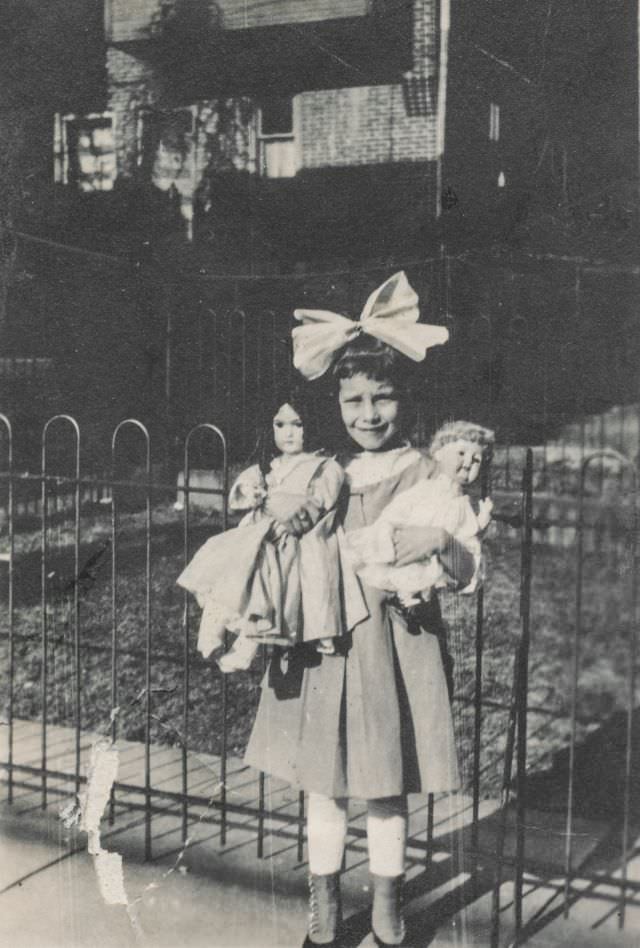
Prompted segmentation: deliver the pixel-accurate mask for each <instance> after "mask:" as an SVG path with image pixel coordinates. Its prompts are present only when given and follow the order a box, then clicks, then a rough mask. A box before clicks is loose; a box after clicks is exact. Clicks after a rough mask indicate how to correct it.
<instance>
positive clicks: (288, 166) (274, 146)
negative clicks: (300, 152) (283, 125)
mask: <svg viewBox="0 0 640 948" xmlns="http://www.w3.org/2000/svg"><path fill="white" fill-rule="evenodd" d="M262 147H263V152H262V154H263V169H264V174H265V175H266V177H267V178H293V177H294V176H295V174H296V172H297V170H298V169H297V155H296V146H295V142H293V141H291V139H289V140H285V141H271V142H270V141H265V142H263V143H262Z"/></svg>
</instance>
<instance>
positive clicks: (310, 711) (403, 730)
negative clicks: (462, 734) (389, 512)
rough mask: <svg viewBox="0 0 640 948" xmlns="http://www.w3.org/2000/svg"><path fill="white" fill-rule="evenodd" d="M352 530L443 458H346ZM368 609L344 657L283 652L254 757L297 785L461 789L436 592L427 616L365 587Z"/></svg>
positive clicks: (394, 454)
mask: <svg viewBox="0 0 640 948" xmlns="http://www.w3.org/2000/svg"><path fill="white" fill-rule="evenodd" d="M344 467H345V470H346V473H347V482H348V483H349V492H348V496H347V497H346V502H345V505H344V509H342V510H341V511H340V515H341V519H342V523H343V526H344V529H345V531H346V533H347V534H348V532H349V531H350V530H353V529H359V528H362V527H365V526H368V525H370V524H373V523H374V522H375V521H376V520H377V518H378V516H379V515H380V513H381V512H382V511H383V510H384V508H385V507H386V505H387V504H388V503H389V502H390V501H391V500H392V499H393V497H394V496H396V494H398V493H400V492H401V491H404V490H407V488H409V487H411V486H412V485H413V484H415V483H417V482H418V481H419V480H421V479H424V478H425V477H429V476H430V475H431V473H432V464H431V462H430V461H428V460H427V459H426V458H425V457H424V456H423V455H421V454H420V453H419V452H418V451H416V450H415V449H413V448H410V447H404V448H400V449H395V450H392V451H386V452H377V453H367V452H365V453H364V454H362V455H356V456H355V457H353V458H351V459H349V460H347V461H345V463H344ZM362 589H363V593H364V599H365V603H366V608H367V612H368V615H367V617H366V618H364V619H363V620H362V621H361V622H359V623H358V624H357V625H356V626H355V627H354V628H353V629H352V631H350V632H349V633H348V634H347V635H345V636H344V637H343V638H342V639H341V640H340V647H339V649H338V652H337V654H335V655H319V654H318V653H317V652H316V651H314V650H312V649H310V648H308V647H307V646H306V645H299V646H296V647H295V648H294V649H291V650H290V651H289V652H288V653H282V654H280V655H278V654H277V655H275V656H274V658H273V659H272V661H271V664H270V667H269V668H268V670H267V673H266V675H265V678H264V681H263V686H262V694H261V698H260V704H259V707H258V712H257V715H256V720H255V723H254V727H253V731H252V734H251V737H250V740H249V744H248V747H247V751H246V755H245V760H246V762H247V763H248V764H250V765H252V766H254V767H256V768H258V769H260V770H264V771H266V772H268V773H271V774H273V775H275V776H278V777H281V778H283V779H285V780H287V781H288V782H289V783H291V784H292V785H293V786H296V787H300V788H302V789H304V790H307V791H312V792H315V793H322V794H325V795H327V796H331V797H356V798H359V799H376V798H381V797H388V796H396V795H398V794H403V793H413V792H421V793H428V792H438V791H445V790H453V789H456V788H457V786H458V767H457V761H456V752H455V745H454V734H453V723H452V715H451V707H450V701H449V690H448V686H447V680H446V676H445V672H444V665H443V650H442V638H443V636H442V623H441V619H440V611H439V607H438V602H437V599H436V598H435V597H434V599H433V600H432V601H431V602H429V603H425V604H424V606H423V607H422V610H421V613H420V619H419V620H417V619H414V618H410V619H407V618H405V616H404V615H403V614H402V613H401V612H400V611H398V610H397V609H396V608H395V607H393V606H392V605H391V603H390V602H389V600H388V596H387V594H386V593H384V592H383V591H382V590H378V589H374V588H372V587H370V586H367V585H366V584H363V586H362Z"/></svg>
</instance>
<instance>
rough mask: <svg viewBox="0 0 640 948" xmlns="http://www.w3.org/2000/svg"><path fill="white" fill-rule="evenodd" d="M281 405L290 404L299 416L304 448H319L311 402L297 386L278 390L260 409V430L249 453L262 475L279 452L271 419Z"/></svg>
mask: <svg viewBox="0 0 640 948" xmlns="http://www.w3.org/2000/svg"><path fill="white" fill-rule="evenodd" d="M283 405H290V406H291V408H293V410H294V411H295V412H296V414H298V415H299V416H300V420H301V421H302V426H303V429H304V450H305V451H317V450H318V449H319V448H320V441H319V437H318V421H317V418H316V412H315V410H314V405H313V403H312V402H311V401H310V399H309V398H307V397H305V396H304V394H303V393H302V392H301V390H300V389H299V388H297V387H292V388H291V389H286V390H280V391H278V392H277V393H276V394H275V396H274V398H273V400H272V401H271V402H269V403H268V404H267V407H266V408H264V409H263V411H262V426H261V431H260V434H259V435H258V440H257V442H256V446H255V449H254V451H253V453H252V455H251V460H253V461H254V463H255V462H256V461H257V463H258V465H259V467H260V470H261V471H262V473H263V474H264V475H266V474H268V473H269V471H270V469H271V462H272V461H273V459H274V458H275V457H277V456H278V454H279V453H280V452H279V451H278V449H277V448H276V442H275V438H274V434H273V419H274V418H275V416H276V415H277V414H278V412H279V411H280V409H281V408H282V406H283Z"/></svg>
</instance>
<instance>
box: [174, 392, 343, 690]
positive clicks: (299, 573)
mask: <svg viewBox="0 0 640 948" xmlns="http://www.w3.org/2000/svg"><path fill="white" fill-rule="evenodd" d="M307 427H308V424H307V418H306V415H305V412H304V410H303V408H302V406H301V404H300V403H299V402H298V400H297V399H296V398H294V397H293V396H291V397H290V398H289V399H288V400H287V401H284V402H282V403H281V404H280V405H279V406H278V409H277V411H276V412H275V414H274V416H273V419H272V422H271V424H270V425H269V428H268V431H267V432H266V433H265V436H264V437H263V439H262V442H263V443H262V450H261V458H260V461H259V462H258V463H257V464H254V465H252V466H251V467H249V468H248V469H247V470H245V471H243V473H242V474H240V476H239V477H238V478H237V480H236V481H235V483H234V484H233V487H232V488H231V491H230V493H229V507H230V509H232V510H237V511H245V512H246V513H245V516H244V517H243V518H242V520H241V521H240V523H239V525H238V526H237V527H235V528H233V529H231V530H227V531H226V532H225V533H222V534H217V535H216V536H214V537H211V538H210V539H209V540H207V542H206V543H205V544H204V545H203V546H202V547H201V548H200V549H199V550H198V552H197V553H196V554H195V556H194V557H193V559H192V560H191V562H190V563H189V564H188V566H187V567H186V568H185V570H184V571H183V572H182V574H181V575H180V577H179V578H178V583H179V584H180V585H181V586H183V587H184V588H185V589H188V590H189V591H190V592H192V593H194V594H195V595H196V597H197V600H198V602H199V604H200V606H201V607H202V610H203V611H202V618H201V624H200V631H199V636H198V649H199V651H200V652H201V653H202V654H203V655H204V656H205V657H207V656H208V655H210V654H211V652H213V651H214V650H215V649H218V648H220V647H222V646H223V645H224V644H225V633H226V631H227V630H228V631H231V632H235V633H236V636H237V638H236V639H235V642H234V643H233V645H232V647H231V649H230V650H229V651H227V652H226V654H224V655H223V656H222V657H221V658H219V659H218V665H219V667H220V668H221V670H222V671H223V672H230V671H237V670H241V669H242V670H243V669H247V668H249V666H250V665H251V662H252V660H253V658H254V656H255V654H256V651H257V649H258V645H259V644H260V643H261V642H263V643H267V644H275V645H282V646H289V645H293V644H295V643H296V642H299V641H313V642H314V645H315V647H316V648H317V649H318V651H321V652H333V651H334V644H333V639H334V638H335V637H336V636H338V635H340V634H341V632H342V624H341V620H342V616H341V604H340V593H341V581H340V575H339V573H340V566H339V555H338V549H337V538H336V535H335V530H334V518H335V505H336V501H337V499H338V495H339V494H340V490H341V488H342V484H343V480H344V474H343V471H342V469H341V467H340V466H339V464H338V463H337V462H336V461H334V460H333V459H332V458H330V457H328V456H326V455H323V454H322V453H320V452H312V451H309V450H305V449H306V448H307V444H308V442H310V440H311V439H310V437H308V432H307ZM277 497H279V498H280V500H281V501H282V500H283V499H284V500H285V502H290V503H291V505H292V509H295V510H296V511H297V513H296V517H297V521H296V522H297V524H298V531H297V532H298V533H302V535H301V536H300V537H299V538H298V537H297V536H294V535H293V534H292V533H290V532H288V531H287V529H286V528H285V527H284V526H283V525H282V524H281V523H278V522H276V521H275V519H274V518H273V517H272V516H270V514H269V512H268V502H269V500H270V499H273V500H274V502H275V499H276V498H277Z"/></svg>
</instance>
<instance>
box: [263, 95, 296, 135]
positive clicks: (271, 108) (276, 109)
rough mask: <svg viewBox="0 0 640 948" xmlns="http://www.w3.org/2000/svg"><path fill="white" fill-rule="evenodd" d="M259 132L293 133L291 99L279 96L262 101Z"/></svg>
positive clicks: (264, 133) (268, 133)
mask: <svg viewBox="0 0 640 948" xmlns="http://www.w3.org/2000/svg"><path fill="white" fill-rule="evenodd" d="M260 112H261V124H260V132H261V134H262V135H291V134H293V99H292V98H291V96H279V97H277V98H274V99H270V100H269V101H268V102H265V103H263V105H262V108H261V109H260Z"/></svg>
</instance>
